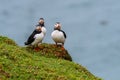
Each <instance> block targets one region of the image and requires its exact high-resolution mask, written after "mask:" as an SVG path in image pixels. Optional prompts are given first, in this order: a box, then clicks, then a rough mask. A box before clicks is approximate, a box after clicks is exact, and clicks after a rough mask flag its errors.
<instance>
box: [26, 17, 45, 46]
mask: <svg viewBox="0 0 120 80" xmlns="http://www.w3.org/2000/svg"><path fill="white" fill-rule="evenodd" d="M46 31H47V30H46V28H45V26H44V19H43V18H40V19H39V21H38V25H36V29H35V30H34V31H33V33H32V34H31V35H30V36H29V38H28V40H27V42H25V43H24V44H25V45H32V46H36V45H38V44H40V43H42V40H43V39H44V36H45V34H46Z"/></svg>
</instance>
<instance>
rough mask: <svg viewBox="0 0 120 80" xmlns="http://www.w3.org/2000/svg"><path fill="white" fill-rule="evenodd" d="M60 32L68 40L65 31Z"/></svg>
mask: <svg viewBox="0 0 120 80" xmlns="http://www.w3.org/2000/svg"><path fill="white" fill-rule="evenodd" d="M60 31H61V32H62V33H63V35H64V37H65V38H67V35H66V33H65V32H64V31H63V30H60Z"/></svg>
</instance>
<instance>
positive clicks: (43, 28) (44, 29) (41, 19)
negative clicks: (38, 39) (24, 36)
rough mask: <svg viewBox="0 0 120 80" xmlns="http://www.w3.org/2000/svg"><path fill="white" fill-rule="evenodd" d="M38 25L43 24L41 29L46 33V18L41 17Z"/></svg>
mask: <svg viewBox="0 0 120 80" xmlns="http://www.w3.org/2000/svg"><path fill="white" fill-rule="evenodd" d="M36 26H41V30H42V32H43V33H44V35H45V34H46V31H47V30H46V28H45V25H44V19H43V18H40V19H39V21H38V25H36ZM36 28H37V27H36Z"/></svg>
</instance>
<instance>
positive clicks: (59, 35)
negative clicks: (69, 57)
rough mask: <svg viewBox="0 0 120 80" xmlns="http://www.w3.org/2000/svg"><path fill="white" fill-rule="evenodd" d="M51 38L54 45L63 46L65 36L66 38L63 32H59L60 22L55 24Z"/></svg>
mask: <svg viewBox="0 0 120 80" xmlns="http://www.w3.org/2000/svg"><path fill="white" fill-rule="evenodd" d="M51 37H52V39H53V40H54V42H55V43H56V45H58V44H60V45H62V46H64V43H65V40H66V38H67V36H66V33H65V32H64V31H63V30H61V24H60V22H56V24H55V27H54V31H53V32H52V33H51Z"/></svg>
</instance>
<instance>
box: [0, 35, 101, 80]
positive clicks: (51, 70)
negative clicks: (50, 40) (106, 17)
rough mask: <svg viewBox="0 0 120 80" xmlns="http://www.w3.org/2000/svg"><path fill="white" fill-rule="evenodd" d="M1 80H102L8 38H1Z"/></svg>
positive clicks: (67, 62)
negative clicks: (21, 45) (23, 46)
mask: <svg viewBox="0 0 120 80" xmlns="http://www.w3.org/2000/svg"><path fill="white" fill-rule="evenodd" d="M44 45H45V44H44ZM47 46H48V45H47ZM46 53H47V52H46ZM48 53H49V52H48ZM50 53H51V52H50ZM0 80H101V79H99V78H97V77H95V76H94V75H92V74H91V73H90V72H89V71H88V70H86V69H85V68H84V67H82V66H81V65H78V64H76V63H74V62H70V61H68V60H63V59H59V58H57V57H56V58H55V56H53V57H52V56H50V57H49V55H47V56H45V55H39V54H38V53H37V52H35V51H30V50H29V51H28V50H27V49H26V48H22V47H19V46H17V45H16V43H15V42H14V41H12V40H11V39H8V38H7V37H2V36H0Z"/></svg>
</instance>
